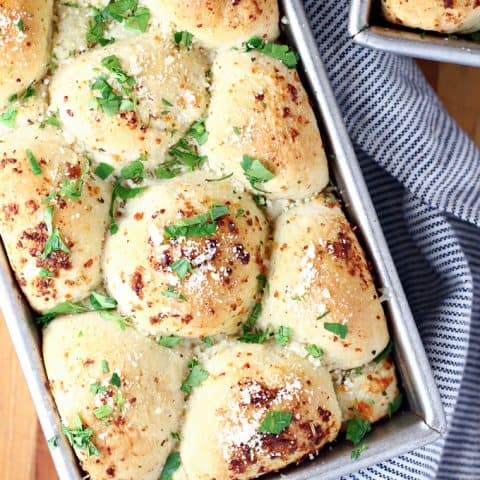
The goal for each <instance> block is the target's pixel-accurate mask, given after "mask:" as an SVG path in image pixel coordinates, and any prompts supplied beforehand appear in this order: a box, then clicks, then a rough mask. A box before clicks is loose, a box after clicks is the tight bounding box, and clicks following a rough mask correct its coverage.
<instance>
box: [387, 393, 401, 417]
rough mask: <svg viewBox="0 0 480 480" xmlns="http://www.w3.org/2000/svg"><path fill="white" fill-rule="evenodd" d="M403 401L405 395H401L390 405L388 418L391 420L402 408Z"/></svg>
mask: <svg viewBox="0 0 480 480" xmlns="http://www.w3.org/2000/svg"><path fill="white" fill-rule="evenodd" d="M402 401H403V395H402V394H401V393H399V394H398V395H397V396H396V397H395V400H394V401H393V402H391V403H390V402H389V403H388V416H389V417H390V418H391V417H392V415H393V414H394V413H395V412H396V411H397V410H398V409H399V408H400V407H401V405H402Z"/></svg>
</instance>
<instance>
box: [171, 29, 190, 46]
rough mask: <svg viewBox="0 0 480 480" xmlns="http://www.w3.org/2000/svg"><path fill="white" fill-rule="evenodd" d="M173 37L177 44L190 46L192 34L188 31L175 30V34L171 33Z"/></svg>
mask: <svg viewBox="0 0 480 480" xmlns="http://www.w3.org/2000/svg"><path fill="white" fill-rule="evenodd" d="M173 39H174V40H175V43H176V44H177V45H178V46H180V47H185V48H187V49H190V46H191V45H192V39H193V35H192V34H191V33H190V32H187V31H185V30H183V31H181V32H175V34H174V35H173Z"/></svg>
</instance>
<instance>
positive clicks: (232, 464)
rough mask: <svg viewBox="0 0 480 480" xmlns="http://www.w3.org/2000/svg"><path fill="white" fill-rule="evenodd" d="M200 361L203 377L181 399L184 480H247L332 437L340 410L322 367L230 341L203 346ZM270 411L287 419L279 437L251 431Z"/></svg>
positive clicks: (273, 350)
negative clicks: (184, 406)
mask: <svg viewBox="0 0 480 480" xmlns="http://www.w3.org/2000/svg"><path fill="white" fill-rule="evenodd" d="M212 350H213V351H212ZM201 364H202V366H203V368H204V369H205V370H207V371H208V372H209V376H208V378H207V379H206V380H204V381H203V383H201V385H200V386H198V387H196V388H195V389H194V390H193V393H192V396H191V398H190V400H189V402H188V406H187V411H186V417H185V424H184V426H183V432H182V442H181V447H180V455H181V458H182V464H183V468H184V470H185V472H186V473H187V478H190V479H196V480H207V479H208V480H210V479H212V478H217V479H222V480H227V479H235V480H243V479H249V478H254V477H257V476H259V475H261V474H264V473H267V472H271V471H276V470H279V469H281V468H283V467H285V466H286V465H288V464H290V463H292V462H295V461H298V460H300V459H302V458H303V457H306V456H307V455H309V454H311V453H314V452H316V451H317V450H318V449H320V448H321V447H322V445H324V444H325V443H327V442H329V441H331V440H333V439H334V438H335V437H336V435H337V432H338V430H339V428H340V422H341V416H340V409H339V406H338V403H337V400H336V398H335V394H334V391H333V386H332V383H331V379H330V376H329V375H328V372H327V371H326V370H324V369H323V368H322V367H314V366H313V365H312V364H311V363H310V362H309V361H308V360H307V359H302V358H300V357H299V356H297V355H296V354H295V353H293V352H290V351H289V350H287V349H283V348H281V347H275V346H273V347H267V346H265V345H249V344H239V343H231V342H227V343H224V344H221V345H218V346H217V347H214V348H213V349H211V350H210V351H209V352H208V357H207V358H204V359H202V360H201ZM205 405H208V408H205ZM271 412H287V413H291V414H292V415H293V419H292V422H291V423H290V424H289V425H288V426H287V428H286V429H285V430H284V431H283V432H281V433H280V434H279V435H274V434H272V433H259V432H258V430H259V427H260V425H261V423H262V422H263V420H264V419H265V417H266V415H267V414H268V413H271ZM199 445H208V448H199Z"/></svg>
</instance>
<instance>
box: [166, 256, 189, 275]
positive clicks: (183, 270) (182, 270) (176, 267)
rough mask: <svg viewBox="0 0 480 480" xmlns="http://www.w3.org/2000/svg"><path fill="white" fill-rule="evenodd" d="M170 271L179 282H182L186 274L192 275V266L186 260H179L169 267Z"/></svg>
mask: <svg viewBox="0 0 480 480" xmlns="http://www.w3.org/2000/svg"><path fill="white" fill-rule="evenodd" d="M170 267H171V269H172V270H173V271H174V272H175V273H176V274H177V276H178V278H179V279H180V280H183V279H184V278H185V277H186V276H187V273H192V272H193V268H192V264H191V263H190V262H189V261H188V260H187V259H186V258H179V259H178V260H177V261H176V262H173V263H172V264H171V265H170Z"/></svg>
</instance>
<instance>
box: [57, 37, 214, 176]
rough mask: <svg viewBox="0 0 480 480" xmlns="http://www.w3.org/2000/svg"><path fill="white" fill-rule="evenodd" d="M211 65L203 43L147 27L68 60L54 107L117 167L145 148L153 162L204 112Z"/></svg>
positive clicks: (70, 129) (76, 132)
mask: <svg viewBox="0 0 480 480" xmlns="http://www.w3.org/2000/svg"><path fill="white" fill-rule="evenodd" d="M207 69H208V62H207V59H206V57H205V56H204V55H203V54H202V53H201V52H200V51H199V50H196V49H190V50H187V49H185V48H177V47H176V46H175V45H174V44H173V42H169V41H166V40H162V39H161V38H160V37H159V36H156V35H149V34H144V35H141V36H140V37H138V38H136V39H134V40H130V41H123V42H115V43H114V44H113V45H110V46H108V47H105V48H100V49H94V50H92V51H90V52H87V53H85V54H83V55H80V56H78V57H76V58H74V59H72V60H71V61H68V62H65V63H64V65H62V66H61V67H59V69H58V70H57V72H56V73H55V75H54V77H53V79H52V83H51V88H50V94H51V96H52V107H53V108H54V109H58V110H59V112H60V118H61V120H62V122H63V126H64V128H65V130H66V132H67V133H68V134H69V135H70V136H71V137H73V138H74V139H77V140H78V141H79V142H80V143H81V144H82V145H84V146H85V147H86V148H87V149H88V150H89V151H90V152H91V153H92V155H93V156H94V158H95V159H96V160H97V161H100V160H103V161H106V162H108V163H111V164H112V165H113V166H115V167H116V168H117V169H118V168H120V167H122V166H124V165H126V164H127V163H128V162H130V161H132V160H135V159H137V158H138V157H139V156H141V155H145V156H147V157H148V162H146V165H147V166H150V167H151V166H153V165H155V164H157V163H159V162H161V161H163V156H164V154H165V152H166V151H167V149H168V147H170V146H171V145H173V144H174V143H176V142H177V140H178V139H179V138H180V137H181V136H182V135H183V134H184V133H185V132H186V130H187V129H188V128H189V127H190V126H191V124H192V123H193V122H195V121H196V120H198V119H199V118H200V117H201V116H202V115H203V114H204V112H205V108H206V105H207V100H208V95H207V77H206V71H207Z"/></svg>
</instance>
